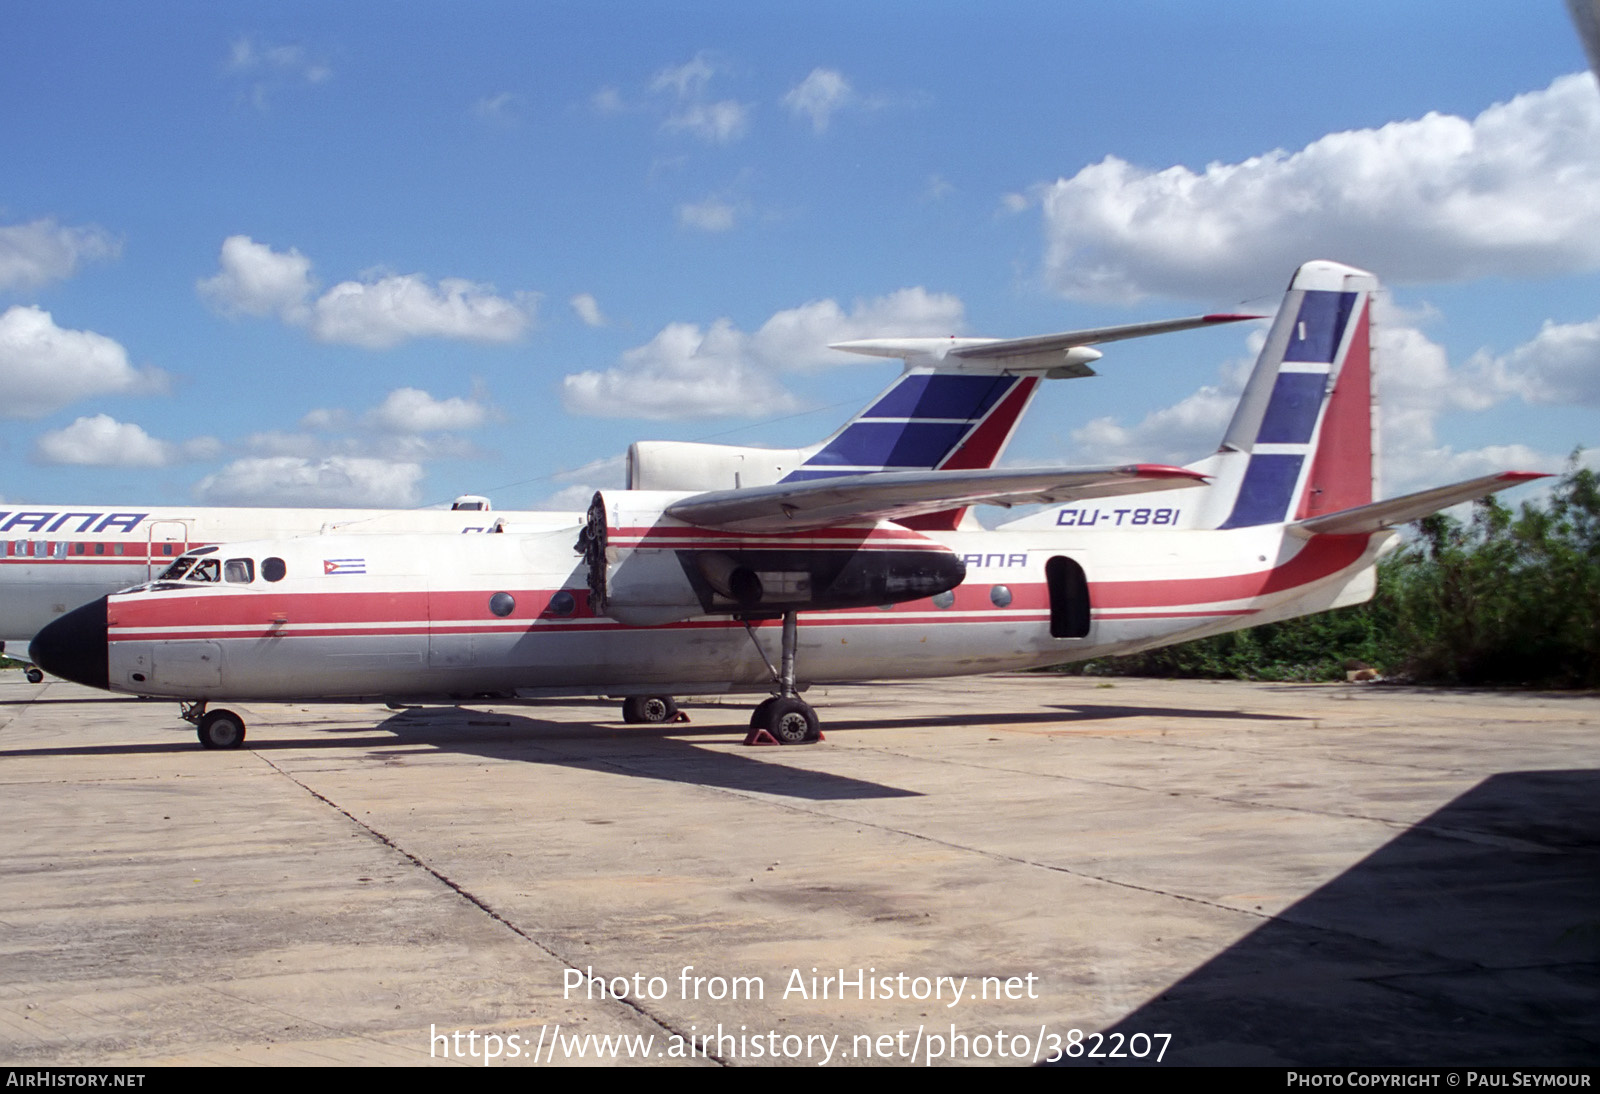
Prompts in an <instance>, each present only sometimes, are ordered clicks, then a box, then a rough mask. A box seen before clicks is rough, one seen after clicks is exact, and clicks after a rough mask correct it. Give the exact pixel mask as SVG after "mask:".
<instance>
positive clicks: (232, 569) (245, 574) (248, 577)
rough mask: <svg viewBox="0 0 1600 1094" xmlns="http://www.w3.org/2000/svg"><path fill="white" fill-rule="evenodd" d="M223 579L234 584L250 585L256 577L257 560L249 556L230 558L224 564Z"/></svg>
mask: <svg viewBox="0 0 1600 1094" xmlns="http://www.w3.org/2000/svg"><path fill="white" fill-rule="evenodd" d="M222 579H223V580H224V581H227V582H229V583H230V584H234V585H248V584H250V583H251V582H252V581H254V580H255V579H256V564H255V561H254V560H252V559H248V558H230V559H229V560H228V561H227V562H225V563H223V564H222Z"/></svg>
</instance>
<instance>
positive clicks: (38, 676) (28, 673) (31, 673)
mask: <svg viewBox="0 0 1600 1094" xmlns="http://www.w3.org/2000/svg"><path fill="white" fill-rule="evenodd" d="M22 675H23V677H24V678H25V679H26V680H27V681H28V683H30V684H42V683H44V673H42V672H40V671H39V670H38V669H36V668H34V667H33V666H32V665H29V666H28V667H27V668H25V669H23V670H22Z"/></svg>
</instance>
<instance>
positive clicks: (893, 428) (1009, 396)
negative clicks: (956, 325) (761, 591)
mask: <svg viewBox="0 0 1600 1094" xmlns="http://www.w3.org/2000/svg"><path fill="white" fill-rule="evenodd" d="M1038 386H1039V377H1037V376H1013V375H1002V374H999V373H983V374H970V373H955V372H952V371H947V370H946V369H943V368H941V367H939V366H937V365H921V364H911V365H909V366H908V367H907V369H906V371H905V372H903V373H901V375H900V376H898V377H897V378H896V379H895V381H894V383H892V384H890V385H889V387H888V388H887V389H886V390H884V391H883V392H882V393H880V394H879V395H878V396H877V398H875V399H873V400H872V402H871V403H869V404H867V406H866V408H865V409H864V410H862V411H860V412H859V413H857V414H856V415H855V417H853V418H851V419H850V420H849V421H848V422H846V423H845V424H844V425H843V426H842V427H840V428H839V429H838V430H837V431H836V432H835V433H833V434H832V435H831V436H830V437H828V438H827V440H824V441H822V442H821V443H819V444H815V445H812V446H810V447H809V448H789V449H772V448H745V447H739V446H736V445H721V444H701V443H695V442H688V441H638V442H635V443H634V444H633V445H631V446H629V449H628V488H629V489H630V490H729V489H733V490H737V489H742V488H744V487H751V486H770V485H774V484H776V483H780V482H790V483H793V482H804V481H807V480H810V479H828V478H837V477H840V476H844V475H861V474H866V473H870V472H876V471H931V470H936V469H941V468H951V469H957V468H959V469H963V470H970V469H977V468H987V467H992V466H993V465H994V462H995V460H997V459H998V458H999V456H1000V453H1001V451H1003V450H1004V448H1005V446H1006V442H1007V441H1009V440H1010V439H1011V434H1012V433H1013V432H1015V430H1016V428H1017V423H1018V422H1019V421H1020V420H1021V419H1022V413H1023V411H1025V410H1026V409H1027V408H1028V404H1029V403H1030V402H1032V401H1033V396H1034V394H1035V392H1036V390H1037V389H1038ZM923 519H926V518H923ZM951 526H952V527H953V526H954V525H953V524H952V525H951Z"/></svg>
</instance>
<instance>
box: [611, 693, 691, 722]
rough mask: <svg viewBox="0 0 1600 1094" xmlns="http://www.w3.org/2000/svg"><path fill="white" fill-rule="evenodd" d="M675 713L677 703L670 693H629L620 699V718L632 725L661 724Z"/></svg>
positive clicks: (669, 719)
mask: <svg viewBox="0 0 1600 1094" xmlns="http://www.w3.org/2000/svg"><path fill="white" fill-rule="evenodd" d="M677 713H678V704H677V702H676V701H674V700H673V698H672V696H670V695H630V696H628V697H627V698H626V699H624V700H622V720H623V721H624V722H630V723H632V724H634V725H652V726H654V725H661V724H662V723H663V722H670V721H672V719H673V718H674V717H676V716H677Z"/></svg>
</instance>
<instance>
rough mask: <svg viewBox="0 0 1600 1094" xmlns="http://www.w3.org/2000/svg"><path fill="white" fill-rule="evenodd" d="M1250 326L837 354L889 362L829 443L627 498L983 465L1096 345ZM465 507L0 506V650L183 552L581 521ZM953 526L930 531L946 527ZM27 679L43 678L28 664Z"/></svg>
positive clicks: (637, 479) (881, 343)
mask: <svg viewBox="0 0 1600 1094" xmlns="http://www.w3.org/2000/svg"><path fill="white" fill-rule="evenodd" d="M1253 318H1258V317H1257V316H1250V315H1232V314H1228V315H1224V314H1215V315H1200V316H1192V317H1187V318H1183V319H1166V320H1157V321H1153V322H1141V323H1131V324H1126V325H1122V326H1116V327H1099V328H1093V329H1089V330H1079V331H1065V332H1062V333H1060V334H1052V335H1044V336H1042V337H1033V338H1022V339H1000V338H949V339H937V338H933V339H930V338H912V339H881V340H876V341H869V342H852V343H843V344H840V345H839V346H837V347H835V348H838V349H843V350H846V351H850V352H856V353H866V354H871V355H876V356H890V357H900V358H903V359H904V361H905V366H904V368H903V370H902V372H901V374H900V375H899V376H897V377H896V378H895V380H894V382H893V383H891V384H890V385H889V387H888V388H887V389H886V390H884V391H883V392H881V393H880V394H879V395H878V396H877V397H876V398H874V399H873V400H872V402H871V403H869V404H868V405H867V406H866V407H865V408H863V409H862V410H861V411H860V412H859V413H857V414H856V415H855V416H854V417H852V418H851V419H850V420H849V421H848V422H846V423H845V424H844V425H843V426H841V427H840V428H839V429H838V430H836V431H835V432H834V433H833V434H831V435H830V436H829V437H827V438H826V439H824V440H823V441H820V442H818V443H816V444H813V445H811V446H809V447H806V448H794V449H768V448H754V447H740V446H735V445H719V444H703V443H695V442H683V441H640V442H636V443H635V444H633V445H631V446H630V447H629V449H628V454H627V485H628V489H641V490H709V489H722V488H725V487H727V488H733V489H738V488H740V487H742V486H756V485H770V484H773V483H777V482H781V481H790V482H799V481H805V480H808V479H814V478H823V477H828V476H834V475H844V474H860V473H865V472H872V471H881V470H902V471H903V470H911V469H917V468H922V469H932V468H940V467H944V468H952V469H953V468H969V469H971V468H982V467H989V466H991V465H992V464H993V463H994V461H995V460H997V459H998V458H999V456H1000V454H1001V453H1002V452H1003V451H1004V449H1005V446H1006V444H1007V442H1008V441H1009V440H1010V439H1011V436H1012V433H1013V432H1014V431H1015V429H1016V425H1017V423H1018V421H1020V420H1021V418H1022V415H1023V412H1024V411H1025V410H1026V409H1027V408H1028V405H1029V403H1030V402H1031V401H1032V399H1033V397H1034V395H1035V394H1036V393H1037V391H1038V388H1039V385H1040V380H1041V379H1043V378H1075V377H1082V376H1092V375H1094V370H1093V369H1092V368H1090V367H1089V364H1090V362H1092V361H1095V360H1098V359H1099V358H1100V356H1101V354H1100V351H1098V350H1096V349H1092V348H1090V347H1091V346H1093V345H1098V344H1103V343H1108V342H1116V341H1121V340H1124V339H1129V338H1141V337H1146V336H1149V335H1155V334H1165V333H1170V332H1173V331H1181V330H1192V329H1195V328H1197V327H1208V326H1213V325H1216V324H1219V323H1234V322H1239V321H1241V320H1245V319H1253ZM491 512H492V506H491V505H490V503H489V501H488V499H486V498H483V497H481V496H477V495H463V496H462V497H459V498H457V499H456V501H455V503H454V504H453V505H452V506H451V510H450V511H449V512H445V511H440V510H430V509H412V510H377V509H342V510H335V509H249V508H197V507H182V508H179V507H171V506H167V507H159V506H103V505H48V504H45V505H27V506H22V507H20V508H9V509H0V652H4V651H5V650H6V648H7V646H8V644H9V646H10V647H12V648H24V647H26V645H27V643H28V642H29V640H30V639H32V638H33V636H34V635H35V634H37V633H38V632H39V630H40V629H41V628H42V627H44V625H45V624H47V623H49V622H50V621H51V620H52V619H55V618H58V617H60V616H62V615H65V614H66V613H67V612H68V611H70V610H71V609H73V608H76V607H78V606H79V605H82V604H87V603H90V602H92V601H93V600H95V599H96V598H97V597H100V596H104V595H106V594H107V593H111V592H114V591H116V590H118V589H125V588H127V587H129V586H131V585H136V584H143V583H148V582H149V581H150V580H152V579H153V578H154V577H155V575H156V574H157V573H159V572H161V571H162V570H164V569H166V568H167V567H168V566H170V565H171V564H172V560H173V559H175V558H177V557H178V556H180V555H182V554H184V553H185V552H186V551H189V550H192V549H194V548H196V547H202V546H207V545H210V544H216V543H232V542H236V541H240V540H256V539H269V538H282V537H285V536H305V535H320V534H326V533H331V532H339V533H341V534H362V535H366V534H380V533H381V534H391V535H392V534H411V533H419V532H434V533H439V532H456V533H471V532H495V531H504V530H506V529H511V528H514V529H518V530H522V531H540V530H544V529H551V528H565V527H568V526H570V525H572V524H573V523H574V522H575V521H576V520H578V519H580V515H578V514H561V513H550V512H542V511H524V512H507V513H501V514H499V515H489V514H490V513H491ZM958 517H959V513H957V512H951V513H947V514H944V515H942V516H941V517H934V518H929V519H934V520H936V521H937V520H943V521H944V522H946V523H951V522H953V521H954V520H955V519H957V518H958ZM25 671H26V672H27V676H28V679H29V680H30V681H31V682H33V683H38V682H40V680H41V679H42V675H41V674H40V673H39V671H38V670H37V669H36V668H34V667H33V666H27V667H26V670H25Z"/></svg>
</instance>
